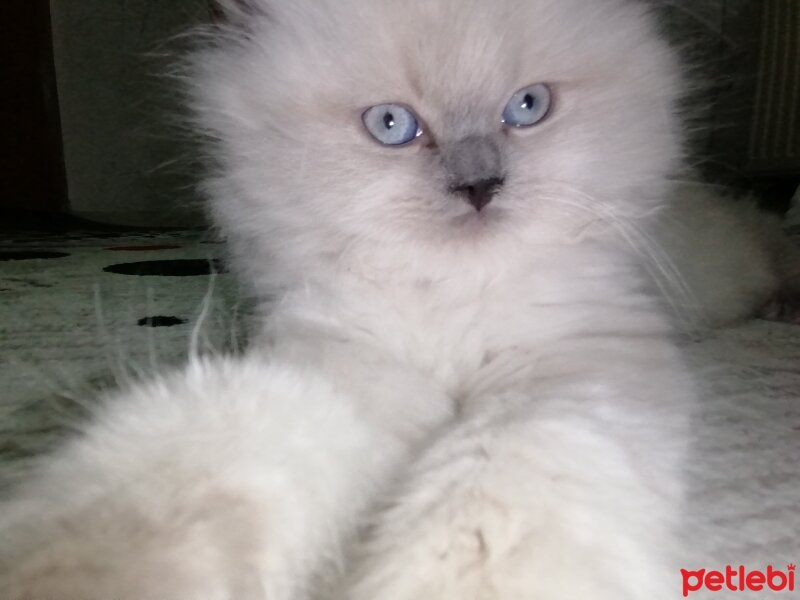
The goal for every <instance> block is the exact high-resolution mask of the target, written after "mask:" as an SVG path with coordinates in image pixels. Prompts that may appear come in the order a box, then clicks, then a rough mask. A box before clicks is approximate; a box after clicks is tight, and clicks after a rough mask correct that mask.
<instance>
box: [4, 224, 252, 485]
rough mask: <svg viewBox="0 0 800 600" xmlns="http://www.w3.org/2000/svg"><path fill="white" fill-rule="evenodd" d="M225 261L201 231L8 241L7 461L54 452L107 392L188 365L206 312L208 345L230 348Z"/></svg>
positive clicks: (231, 293)
mask: <svg viewBox="0 0 800 600" xmlns="http://www.w3.org/2000/svg"><path fill="white" fill-rule="evenodd" d="M220 254H221V250H220V246H219V244H218V243H217V242H216V241H215V240H214V239H213V238H211V236H209V235H207V234H204V233H203V232H201V231H169V232H163V231H152V232H148V231H144V232H124V233H120V232H102V231H85V232H81V231H77V232H74V233H70V234H68V235H65V234H61V233H59V234H46V233H37V232H28V233H15V234H14V235H9V234H5V236H4V238H3V239H0V464H2V463H5V464H8V463H9V462H11V461H12V460H19V459H21V458H24V457H27V456H30V455H33V454H35V453H37V452H40V451H41V450H42V449H43V448H46V447H48V446H50V445H51V444H52V443H53V442H54V441H56V440H57V439H58V437H59V435H60V434H61V433H62V432H63V431H64V430H65V427H67V426H68V425H69V424H70V423H73V422H75V420H76V418H77V419H79V418H80V417H81V416H82V414H83V413H84V412H85V410H86V408H87V403H89V402H90V401H91V399H92V398H93V397H95V396H96V395H97V392H98V390H102V389H103V388H106V387H108V386H109V385H114V384H115V383H116V382H117V381H119V380H125V379H128V378H130V377H136V376H137V374H139V373H142V372H148V371H150V372H152V371H153V370H163V369H165V368H168V367H169V366H170V365H172V364H176V363H180V362H181V361H182V360H183V359H185V357H186V356H187V354H188V351H189V346H190V340H191V337H192V332H193V331H194V330H195V327H196V325H197V323H198V318H199V316H200V315H201V313H203V308H204V307H205V308H206V309H207V310H206V311H205V314H204V321H203V323H202V327H201V328H198V329H200V330H201V331H202V336H201V339H200V340H199V343H200V344H201V345H202V346H206V347H210V348H214V349H224V348H226V347H228V346H230V345H231V343H233V342H234V341H235V340H234V333H235V332H236V331H237V328H238V324H237V323H236V322H235V311H236V306H237V298H238V289H237V287H236V285H235V284H234V283H233V281H232V279H231V277H230V275H227V274H226V273H225V272H224V267H223V265H222V263H221V262H220V261H219V255H220ZM212 273H214V274H215V275H214V276H213V277H212V276H211V274H212ZM12 432H13V435H12ZM22 433H24V434H25V435H22ZM2 472H3V470H2V469H0V488H2Z"/></svg>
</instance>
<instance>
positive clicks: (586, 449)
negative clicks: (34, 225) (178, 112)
mask: <svg viewBox="0 0 800 600" xmlns="http://www.w3.org/2000/svg"><path fill="white" fill-rule="evenodd" d="M218 6H219V9H220V10H221V11H222V12H223V14H225V15H226V18H227V24H225V25H220V26H218V27H217V28H216V29H215V31H214V32H213V34H212V35H211V36H206V37H207V38H209V39H210V43H209V44H207V45H206V47H205V48H204V49H201V50H198V51H197V52H196V53H195V55H194V57H193V59H192V67H191V77H190V79H191V85H192V98H193V100H192V104H193V108H194V110H195V112H196V114H197V116H198V126H199V127H201V128H202V130H203V131H204V133H205V135H206V137H207V138H208V140H209V148H210V155H211V156H212V157H213V161H214V163H213V166H212V168H211V175H210V176H209V178H208V180H207V182H206V185H205V190H206V193H207V194H208V197H209V199H210V207H211V211H212V213H213V217H214V220H215V222H216V223H217V225H218V226H219V228H220V229H221V231H222V233H223V234H224V235H225V236H226V237H227V238H228V240H229V242H230V246H231V250H232V253H233V261H234V264H235V266H236V267H237V268H238V271H239V273H240V275H241V277H242V279H243V280H244V281H245V282H246V283H247V284H249V285H250V286H251V288H252V290H253V292H254V293H255V294H256V295H257V296H259V297H260V298H263V299H266V298H273V300H272V301H269V302H267V300H264V302H265V312H268V317H267V318H266V319H265V321H264V324H263V332H262V335H261V338H260V340H259V341H258V342H257V343H255V344H254V345H253V347H252V348H251V349H250V350H249V352H248V353H247V355H246V356H244V357H240V358H215V359H207V360H196V361H194V362H193V363H192V364H190V365H189V366H188V367H187V368H186V369H185V370H183V371H182V372H179V373H175V374H172V375H169V376H166V377H161V378H158V379H155V380H154V381H152V382H150V383H148V384H144V385H141V386H140V387H137V388H134V389H130V390H127V391H123V392H119V393H117V394H116V395H114V396H113V397H111V398H110V399H108V402H107V407H106V408H105V409H104V410H103V412H102V413H101V414H100V415H98V417H97V419H96V420H95V421H94V423H93V424H92V425H90V426H89V427H88V429H87V431H86V432H85V434H84V435H83V436H82V437H80V438H79V439H76V440H74V441H73V442H71V443H70V444H69V445H67V446H66V447H65V448H63V449H62V450H61V451H60V452H59V453H58V454H57V455H54V456H52V457H50V458H49V459H47V460H46V461H44V462H43V463H42V465H41V467H40V468H39V470H38V472H37V473H35V474H34V476H33V477H31V479H30V480H29V481H28V482H27V483H26V484H25V485H24V486H22V487H21V489H20V490H19V491H18V492H17V494H16V495H15V497H14V498H13V499H12V500H10V501H9V502H7V503H6V504H5V505H4V506H3V507H2V512H0V589H2V590H3V591H4V596H5V597H8V598H12V599H23V598H25V599H44V598H70V599H73V598H81V599H98V600H99V599H107V598H110V597H114V598H116V599H119V600H133V599H137V600H139V599H143V598H170V599H177V598H187V599H188V598H192V599H195V598H204V599H205V598H209V599H212V598H213V599H218V598H219V599H223V598H225V599H233V598H236V599H251V598H252V599H256V598H269V599H271V600H273V599H274V600H278V599H286V600H290V599H293V600H295V599H302V598H341V599H351V600H375V599H378V598H387V599H392V600H412V599H413V600H419V599H421V598H428V599H433V598H436V599H442V600H445V599H448V600H449V599H452V600H455V599H459V600H463V599H468V598H486V599H498V600H500V599H502V600H515V599H522V598H525V599H526V600H531V599H538V598H541V599H547V600H560V599H564V600H567V599H569V600H574V599H576V598H592V599H593V600H606V599H608V600H611V599H613V600H622V599H634V598H636V599H638V598H648V599H650V600H657V599H659V598H665V599H666V598H674V597H676V596H677V594H678V590H679V589H680V588H679V581H678V570H677V568H676V565H675V564H674V560H675V558H676V557H678V556H679V552H680V540H678V539H677V536H676V533H675V532H676V529H677V524H678V523H679V521H680V518H681V509H682V502H683V495H684V475H683V468H682V464H683V461H684V455H685V452H686V446H687V435H688V434H687V430H686V424H687V420H688V418H689V416H690V413H691V410H692V403H693V401H694V397H695V392H694V389H693V385H692V383H691V378H690V376H689V374H688V373H687V370H686V368H685V367H684V365H683V363H682V360H681V357H680V352H679V350H678V349H677V348H676V346H675V345H674V343H673V341H672V337H673V336H672V333H673V326H672V325H671V324H670V320H669V318H668V316H667V315H666V314H665V311H664V309H663V308H662V307H661V301H660V300H659V299H658V298H657V297H656V295H655V294H654V293H653V292H652V291H651V289H650V288H651V285H652V284H651V282H650V280H649V279H648V275H647V273H646V272H645V271H646V269H643V268H642V259H641V254H642V253H643V252H645V253H647V252H649V253H650V255H651V257H652V253H653V248H654V247H656V246H655V245H654V244H653V243H652V242H651V241H649V240H650V236H651V233H649V232H652V231H655V232H656V233H657V232H658V225H653V224H652V222H651V219H652V218H653V215H655V214H658V212H659V211H661V210H662V209H664V207H665V206H667V205H668V199H669V198H670V197H672V196H673V195H675V193H676V187H675V184H673V183H672V179H671V178H672V176H673V175H674V174H676V173H678V172H679V171H680V170H681V169H682V154H683V151H682V144H683V140H682V130H681V124H680V122H679V119H678V116H677V109H676V107H677V104H678V101H679V99H680V95H681V93H682V89H683V82H682V78H681V68H680V66H679V64H678V63H677V61H676V59H675V57H674V55H673V53H672V52H671V51H670V50H669V49H668V48H667V46H666V45H665V44H664V43H663V42H662V41H661V40H660V38H659V36H658V35H657V32H656V29H655V28H654V25H653V23H652V20H651V18H650V16H649V15H648V14H647V12H646V10H645V9H644V8H643V6H642V5H641V4H639V3H637V2H634V1H631V0H594V1H592V2H586V1H585V0H403V1H402V2H401V1H399V0H291V2H290V1H288V0H284V1H281V0H249V1H245V0H239V1H236V0H221V1H219V2H218ZM723 210H724V209H723ZM653 228H655V229H653ZM652 235H655V234H652ZM670 235H672V234H671V233H669V232H664V233H663V234H662V235H661V237H662V238H664V239H665V240H666V239H667V238H669V237H670ZM667 245H669V244H667ZM646 251H647V252H646ZM764 260H765V261H768V260H771V258H769V257H767V258H765V259H764ZM652 262H653V264H655V266H656V267H657V268H656V270H655V271H654V272H656V273H658V272H659V269H658V267H659V266H660V267H661V268H662V271H661V274H662V276H663V273H664V272H666V273H667V277H666V281H667V282H668V283H669V282H674V281H676V278H675V277H674V274H673V273H671V269H672V262H679V261H672V262H665V260H664V259H663V258H662V257H661V256H660V255H656V256H655V260H653V261H652ZM665 265H670V266H669V267H665ZM762 266H763V267H764V268H768V266H764V265H755V267H758V268H761V267H762ZM677 268H678V269H680V265H679V264H678V265H677ZM651 271H652V269H651ZM656 279H659V277H658V276H657V277H656ZM775 285H777V284H776V283H775V282H770V283H769V286H773V287H774V286H775ZM769 286H767V287H769ZM770 291H771V290H767V289H766V288H764V289H762V288H759V291H758V294H754V296H759V298H751V297H750V296H747V297H748V300H747V302H743V304H742V305H741V306H738V305H737V306H738V308H736V310H732V311H731V313H736V314H735V315H732V316H739V315H740V314H741V313H743V312H744V311H745V310H750V309H752V308H754V307H755V304H754V303H757V302H756V300H758V302H760V301H761V295H763V294H765V293H768V292H770ZM743 297H744V296H743ZM745 304H747V306H745ZM730 317H731V315H727V318H730ZM367 525H368V526H367Z"/></svg>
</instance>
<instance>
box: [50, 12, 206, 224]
mask: <svg viewBox="0 0 800 600" xmlns="http://www.w3.org/2000/svg"><path fill="white" fill-rule="evenodd" d="M51 11H52V20H53V37H54V53H55V62H56V74H57V81H58V91H59V100H60V105H61V117H62V127H63V135H64V154H65V162H66V167H67V183H68V187H69V196H70V205H71V209H72V211H73V212H74V213H76V214H78V215H81V216H87V217H90V218H95V219H99V220H103V221H109V222H121V223H131V224H155V225H184V224H186V225H188V224H196V223H198V222H200V219H199V217H198V215H199V210H198V208H197V206H196V205H195V206H193V204H192V202H193V192H192V190H191V184H190V181H189V178H188V177H187V176H186V175H185V173H181V167H180V166H178V163H176V159H177V158H178V157H179V155H181V154H182V153H183V152H185V150H184V149H183V148H182V147H181V144H180V143H178V142H177V141H176V139H177V132H174V131H170V127H168V126H167V122H168V121H169V118H167V117H165V114H166V113H168V112H169V111H170V110H172V109H174V106H170V105H169V102H166V104H165V103H164V102H162V100H163V98H165V97H166V98H169V97H172V98H174V97H175V96H176V94H175V93H174V90H172V92H170V91H169V90H168V89H167V88H168V85H170V84H169V83H168V82H166V80H164V79H163V78H161V79H159V77H158V74H159V72H163V70H164V69H165V68H166V66H165V65H166V64H167V61H166V60H165V59H164V57H163V56H162V57H157V56H155V54H156V53H158V52H159V50H161V51H163V50H164V46H165V41H167V40H168V39H169V38H170V37H171V36H174V35H175V34H176V33H178V32H181V31H184V30H186V29H187V28H188V27H190V26H191V25H192V24H193V23H196V22H198V20H199V19H200V18H202V16H203V15H204V13H205V11H206V3H205V0H175V1H170V2H166V1H164V0H51ZM165 84H166V86H165ZM173 85H174V84H173ZM165 109H166V110H165Z"/></svg>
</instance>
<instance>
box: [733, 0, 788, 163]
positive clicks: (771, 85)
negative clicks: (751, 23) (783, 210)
mask: <svg viewBox="0 0 800 600" xmlns="http://www.w3.org/2000/svg"><path fill="white" fill-rule="evenodd" d="M760 4H761V34H760V36H759V37H760V42H759V43H760V49H759V63H758V71H757V75H756V96H755V102H754V107H753V116H752V120H751V126H750V142H749V149H748V157H747V162H746V170H747V171H748V172H749V173H752V174H795V175H796V174H800V131H799V130H800V0H761V2H760Z"/></svg>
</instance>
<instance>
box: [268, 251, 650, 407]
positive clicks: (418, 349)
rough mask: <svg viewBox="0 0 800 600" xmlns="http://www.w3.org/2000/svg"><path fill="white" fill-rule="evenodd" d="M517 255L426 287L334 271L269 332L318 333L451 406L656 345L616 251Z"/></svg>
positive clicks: (645, 302) (406, 279) (456, 270)
mask: <svg viewBox="0 0 800 600" xmlns="http://www.w3.org/2000/svg"><path fill="white" fill-rule="evenodd" d="M528 250H529V252H528V253H527V254H520V255H517V256H516V257H515V258H514V259H513V260H512V259H511V258H509V260H508V261H507V262H506V264H504V265H494V267H492V268H486V267H485V265H480V264H474V263H473V264H472V265H470V264H466V263H465V264H458V265H452V273H451V274H450V275H443V276H440V277H437V278H431V277H426V276H414V274H413V273H403V274H402V276H400V275H398V274H397V273H387V272H383V273H375V272H374V271H365V270H359V269H349V270H348V271H347V273H346V275H345V274H343V273H342V271H338V272H337V275H336V278H335V281H333V280H332V281H329V282H328V281H322V282H320V283H318V284H316V285H318V286H319V287H318V288H316V289H315V290H314V291H309V289H308V288H305V289H303V291H297V292H291V293H289V294H288V295H287V296H286V298H285V300H284V301H283V302H282V303H280V305H279V306H277V307H276V308H275V309H274V312H273V314H272V316H271V317H270V319H269V321H268V322H269V323H270V325H269V328H270V329H272V330H274V329H275V328H277V329H279V330H281V331H279V332H275V331H273V335H279V336H280V337H283V338H286V337H291V336H292V335H294V334H290V335H287V333H289V332H287V331H286V330H285V329H286V328H288V329H290V330H291V329H293V328H297V327H306V326H307V324H308V323H313V324H312V325H310V329H311V330H312V331H313V330H314V329H315V328H317V327H324V328H328V329H330V330H332V331H336V332H337V333H336V335H337V336H341V338H342V339H347V340H349V341H352V342H353V343H357V344H363V345H366V346H370V347H373V348H375V349H376V350H378V351H380V352H384V353H386V354H387V355H390V356H391V357H392V358H393V359H394V360H397V361H398V362H400V363H402V364H406V365H409V366H411V367H413V368H414V369H416V370H418V371H420V372H422V373H424V374H425V375H428V376H432V377H433V379H434V380H435V381H436V382H438V383H439V384H440V385H442V387H443V388H444V389H446V390H448V391H449V393H450V394H451V395H453V396H463V395H464V394H466V393H468V391H470V390H474V389H477V388H486V387H487V386H489V387H491V386H493V385H496V386H501V385H507V384H508V383H509V381H513V380H514V378H515V376H523V375H524V376H525V377H530V376H536V372H537V371H539V370H541V371H547V372H553V371H554V370H559V371H561V370H565V369H571V368H572V365H573V363H574V365H578V364H582V363H581V360H580V357H579V356H578V355H579V354H580V353H581V352H582V351H583V349H586V348H591V349H592V351H594V350H595V349H596V347H597V344H601V345H602V344H604V343H616V341H618V340H624V339H628V338H630V337H637V338H639V337H643V336H644V337H647V336H654V337H663V336H664V332H665V325H664V320H663V319H662V317H661V315H660V313H659V311H658V310H657V309H656V308H655V304H654V302H653V300H652V298H650V297H649V296H648V295H647V294H645V293H644V292H643V291H642V286H641V279H640V277H639V274H638V273H637V271H636V269H635V268H634V267H633V266H632V261H630V260H629V257H627V256H626V255H625V254H624V253H620V252H618V251H616V250H613V249H610V248H607V247H605V246H603V245H602V244H581V245H574V246H541V247H538V248H530V249H528ZM300 324H302V325H300ZM304 337H305V336H304ZM312 338H313V336H312Z"/></svg>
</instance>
